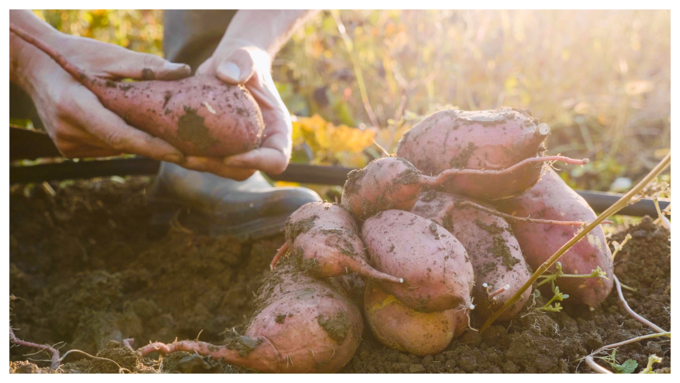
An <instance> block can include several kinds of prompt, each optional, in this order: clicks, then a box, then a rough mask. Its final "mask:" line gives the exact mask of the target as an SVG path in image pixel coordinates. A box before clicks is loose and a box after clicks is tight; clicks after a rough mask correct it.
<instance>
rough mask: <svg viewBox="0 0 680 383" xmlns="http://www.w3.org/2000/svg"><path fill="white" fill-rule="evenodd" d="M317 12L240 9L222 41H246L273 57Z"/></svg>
mask: <svg viewBox="0 0 680 383" xmlns="http://www.w3.org/2000/svg"><path fill="white" fill-rule="evenodd" d="M317 12H318V11H310V10H239V11H238V12H236V15H234V18H233V19H232V20H231V22H230V23H229V28H228V29H227V32H226V34H225V35H224V38H223V39H222V42H221V43H220V45H222V43H225V42H228V41H229V40H231V39H240V40H248V41H249V42H251V43H252V44H254V45H255V46H258V47H260V48H262V49H263V50H265V51H266V52H267V53H269V56H270V57H273V56H274V55H275V54H276V52H278V51H279V49H280V48H281V47H282V46H283V45H284V44H285V43H286V41H288V39H289V38H290V36H291V35H292V34H293V32H294V31H295V30H296V29H297V28H298V27H299V26H300V25H302V24H303V23H304V22H305V21H306V20H308V19H309V18H310V17H311V16H313V15H315V14H316V13H317Z"/></svg>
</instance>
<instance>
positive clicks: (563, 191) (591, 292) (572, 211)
mask: <svg viewBox="0 0 680 383" xmlns="http://www.w3.org/2000/svg"><path fill="white" fill-rule="evenodd" d="M496 207H497V208H498V210H500V211H502V212H505V213H508V214H512V215H517V216H520V217H528V216H531V217H540V218H543V219H553V220H557V221H565V220H572V221H583V222H591V221H593V220H594V219H595V218H596V215H595V212H593V209H591V208H590V206H588V203H587V202H586V201H585V200H584V199H583V198H582V197H581V196H579V195H578V194H577V193H576V192H575V191H574V190H572V189H571V188H570V187H569V186H568V185H567V184H566V183H565V182H564V181H562V179H561V178H560V176H559V175H558V174H557V173H555V171H553V170H552V169H551V170H549V171H548V172H546V174H545V175H544V176H543V178H542V179H541V180H540V181H539V182H538V183H537V184H536V185H535V186H534V187H532V188H531V189H529V190H528V191H526V192H525V193H524V194H522V195H520V196H518V197H515V198H512V199H509V200H503V201H499V202H498V203H497V204H496ZM511 225H512V228H513V231H514V233H515V237H516V238H517V241H518V242H519V245H520V247H521V248H522V252H523V253H524V257H525V258H526V260H527V262H528V263H529V265H530V266H531V267H533V268H538V267H539V266H540V265H541V264H543V262H545V261H546V260H547V259H548V258H550V257H551V256H552V255H553V254H554V253H555V252H556V251H557V250H558V249H559V248H560V247H562V245H564V244H565V243H566V242H567V241H568V240H570V239H571V238H573V237H574V235H576V233H577V232H578V230H580V228H578V227H574V226H558V225H537V224H531V223H525V222H521V221H515V222H511ZM559 262H561V263H562V269H563V272H564V273H565V274H590V273H591V271H592V270H595V269H596V268H597V267H598V266H599V267H600V268H601V269H602V270H603V271H604V272H605V273H606V275H607V276H608V277H609V279H603V278H569V277H563V278H558V279H557V286H559V288H560V290H561V291H562V292H564V293H567V294H569V298H568V299H567V300H566V301H565V302H567V303H569V302H582V303H585V304H587V305H590V306H591V307H597V306H598V305H599V304H600V303H602V301H604V300H605V298H606V297H607V295H609V293H610V292H611V290H612V287H613V279H612V275H613V270H612V260H611V252H610V250H609V247H608V246H607V242H606V240H605V237H604V231H603V230H602V227H601V226H598V227H596V228H595V229H594V230H593V231H591V232H590V233H588V235H587V236H586V238H584V239H582V240H580V241H579V242H577V243H576V244H575V245H574V246H573V247H572V248H571V249H569V251H567V252H566V253H565V254H564V255H563V256H562V257H561V258H560V260H559ZM551 271H553V272H554V271H555V267H554V266H553V267H552V268H551Z"/></svg>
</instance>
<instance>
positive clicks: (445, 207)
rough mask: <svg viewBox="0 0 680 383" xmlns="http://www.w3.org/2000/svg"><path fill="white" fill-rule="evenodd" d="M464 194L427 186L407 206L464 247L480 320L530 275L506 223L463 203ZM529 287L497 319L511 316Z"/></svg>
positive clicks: (505, 318) (515, 290)
mask: <svg viewBox="0 0 680 383" xmlns="http://www.w3.org/2000/svg"><path fill="white" fill-rule="evenodd" d="M463 201H471V202H474V203H479V202H477V201H474V200H471V199H469V198H466V197H461V196H456V195H453V194H448V193H441V192H436V191H434V190H431V191H429V192H427V193H424V194H423V195H422V196H421V198H420V199H419V200H418V202H417V203H416V206H415V207H414V208H413V210H411V212H412V213H414V214H417V215H419V216H421V217H423V218H427V219H431V220H433V221H434V222H437V223H438V224H439V225H441V226H443V227H444V228H445V229H446V230H448V231H449V232H451V234H453V235H454V236H455V237H456V238H457V239H458V241H460V243H462V244H463V247H465V250H467V253H468V256H469V257H470V262H472V266H473V267H474V271H475V279H476V283H475V287H474V289H473V291H472V296H473V297H474V304H475V310H474V311H473V313H474V314H475V316H477V317H478V318H480V319H481V320H482V321H483V320H484V319H486V318H487V317H488V316H489V315H491V313H492V312H493V311H496V310H497V309H499V308H500V307H501V306H502V305H503V304H505V302H506V301H507V300H509V299H510V298H511V297H512V296H513V295H514V294H515V292H517V290H519V289H520V287H522V285H524V283H525V282H526V281H527V280H529V277H531V272H530V270H529V269H528V268H527V263H526V261H525V260H524V256H523V255H522V251H521V250H520V246H519V243H517V239H516V238H515V236H514V235H513V233H512V230H511V229H510V226H509V225H508V223H507V222H506V221H505V220H504V219H503V218H500V217H497V216H495V215H492V214H490V213H487V212H484V211H481V210H478V209H475V208H473V207H470V206H466V205H465V204H463V203H462V202H463ZM530 295H531V288H529V289H528V290H527V291H525V292H524V293H523V294H522V297H521V298H520V300H519V301H517V302H516V303H515V304H514V305H513V306H512V307H510V308H509V309H508V310H506V311H505V312H504V313H503V314H502V315H501V316H500V317H499V318H498V320H501V321H503V320H509V319H511V318H512V317H514V316H515V315H516V314H517V313H518V312H519V311H520V310H521V309H522V307H524V304H525V303H526V302H527V300H528V299H529V297H530Z"/></svg>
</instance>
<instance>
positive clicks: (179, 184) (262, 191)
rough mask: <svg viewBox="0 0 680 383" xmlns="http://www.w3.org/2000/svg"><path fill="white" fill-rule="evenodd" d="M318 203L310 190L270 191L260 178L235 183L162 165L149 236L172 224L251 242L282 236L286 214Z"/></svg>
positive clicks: (160, 233) (152, 198)
mask: <svg viewBox="0 0 680 383" xmlns="http://www.w3.org/2000/svg"><path fill="white" fill-rule="evenodd" d="M320 200H321V198H319V195H318V194H316V192H314V191H312V190H310V189H306V188H302V187H273V186H271V185H270V184H269V183H268V182H267V180H266V179H265V178H264V177H263V176H262V175H261V174H260V173H259V172H257V173H255V174H254V175H253V176H252V177H250V178H248V179H247V180H245V181H241V182H238V181H234V180H230V179H226V178H221V177H218V176H216V175H213V174H210V173H202V172H196V171H192V170H188V169H184V168H182V167H180V166H178V165H175V164H172V163H167V162H163V163H161V169H160V171H159V173H158V176H157V178H156V182H155V184H154V185H153V187H152V189H151V193H150V194H149V198H148V201H149V206H150V207H151V209H152V211H153V216H152V218H151V228H150V231H149V234H150V236H151V237H152V238H159V237H162V236H164V235H165V234H166V233H167V231H168V229H169V228H170V225H171V222H173V221H174V223H175V224H178V225H179V226H181V227H184V228H186V229H189V230H191V231H192V232H195V233H199V234H206V235H210V236H229V237H232V238H234V239H236V240H238V241H241V242H244V241H249V240H256V239H260V238H264V237H268V236H272V235H276V234H280V233H282V232H283V227H284V224H285V222H286V219H288V216H290V214H291V213H293V212H294V211H295V210H297V209H298V208H299V207H300V206H302V205H304V204H306V203H308V202H314V201H320Z"/></svg>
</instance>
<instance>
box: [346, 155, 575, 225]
mask: <svg viewBox="0 0 680 383" xmlns="http://www.w3.org/2000/svg"><path fill="white" fill-rule="evenodd" d="M431 154H432V155H433V156H434V157H437V156H438V155H439V154H437V153H431ZM553 160H554V161H557V160H559V161H564V162H568V163H578V164H584V163H587V162H588V161H587V160H574V159H571V158H567V157H562V156H552V157H532V158H527V159H524V160H523V161H521V162H519V163H516V164H514V165H512V166H510V167H508V168H505V169H500V170H479V169H446V170H443V171H441V172H440V173H439V174H437V175H436V176H428V175H425V174H422V172H421V171H420V170H418V169H416V167H414V166H413V164H411V163H410V162H409V161H407V160H406V159H404V158H401V157H386V158H380V159H377V160H374V161H371V162H370V163H369V164H368V165H366V167H364V168H363V169H356V170H352V171H351V172H349V174H348V175H347V181H345V187H344V188H343V191H342V201H341V203H342V206H343V207H345V209H347V211H349V212H350V213H351V214H352V216H353V217H354V218H356V219H357V220H358V221H364V220H366V219H367V218H369V217H371V216H372V215H374V214H376V213H378V212H380V211H385V210H390V209H397V210H405V211H410V210H411V209H412V208H413V206H414V205H415V203H416V201H417V200H418V196H419V195H420V192H421V190H422V188H423V187H429V188H437V187H441V186H442V185H445V184H446V183H447V182H449V183H450V182H458V181H459V180H463V181H464V180H465V179H461V178H459V177H463V176H469V175H474V176H476V177H480V178H478V179H475V180H476V181H479V180H484V182H486V183H487V184H494V188H496V189H499V188H501V185H499V184H495V182H509V183H510V184H512V183H513V182H515V181H516V180H515V179H514V178H512V177H514V176H520V175H521V174H524V173H523V172H522V171H520V170H521V169H523V168H524V167H525V166H527V164H532V163H535V162H536V163H538V162H540V163H542V162H544V161H553ZM508 175H510V176H512V177H510V178H508ZM449 180H452V181H449Z"/></svg>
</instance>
